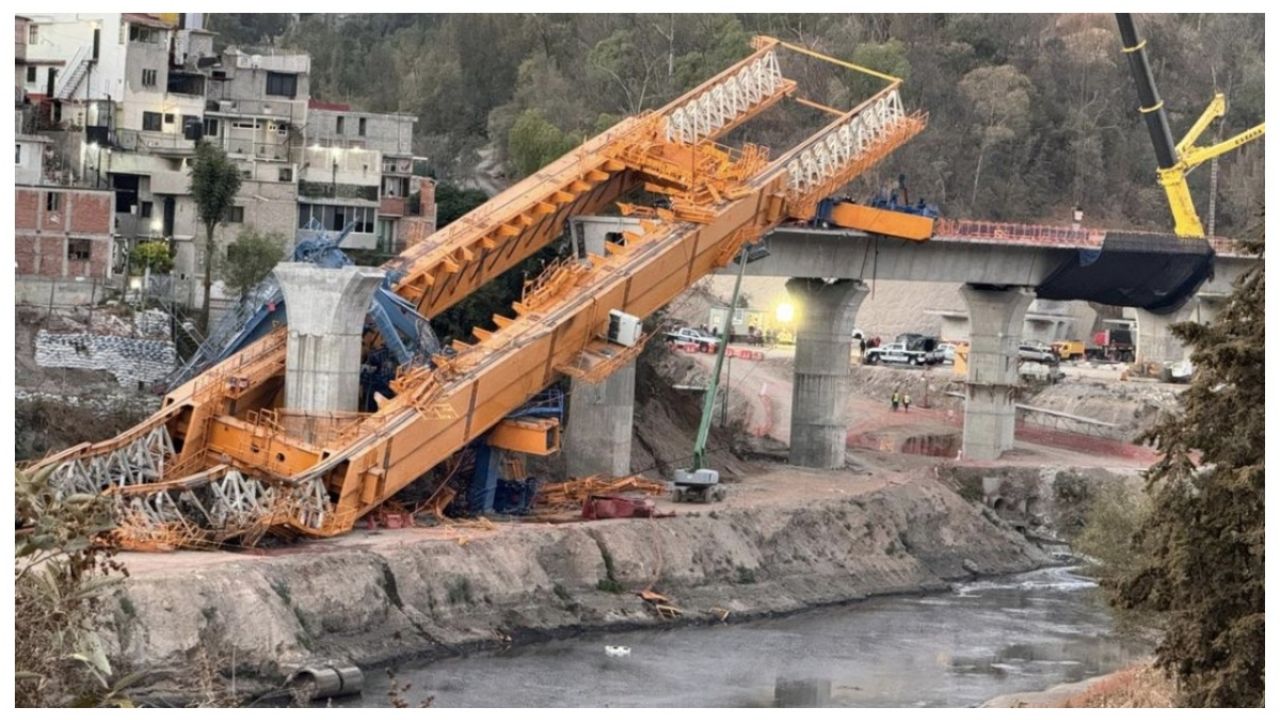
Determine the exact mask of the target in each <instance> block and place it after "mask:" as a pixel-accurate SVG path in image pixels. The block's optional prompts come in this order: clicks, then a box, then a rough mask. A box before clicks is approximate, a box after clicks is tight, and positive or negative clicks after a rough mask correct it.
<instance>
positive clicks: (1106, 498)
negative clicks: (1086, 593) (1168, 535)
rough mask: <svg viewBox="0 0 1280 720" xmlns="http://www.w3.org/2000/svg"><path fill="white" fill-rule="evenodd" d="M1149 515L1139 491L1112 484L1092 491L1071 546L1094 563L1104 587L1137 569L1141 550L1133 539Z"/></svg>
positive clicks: (1119, 483) (1109, 483)
mask: <svg viewBox="0 0 1280 720" xmlns="http://www.w3.org/2000/svg"><path fill="white" fill-rule="evenodd" d="M1150 515H1151V500H1150V498H1148V497H1147V496H1146V494H1145V493H1143V492H1142V490H1141V489H1140V488H1136V487H1132V486H1130V485H1128V484H1126V483H1124V482H1122V481H1116V482H1108V483H1104V484H1101V485H1100V487H1098V489H1097V490H1096V491H1095V494H1094V496H1093V498H1092V499H1091V500H1090V502H1089V506H1088V510H1086V511H1085V519H1084V527H1083V528H1081V530H1080V533H1079V534H1078V535H1077V536H1076V539H1075V543H1074V546H1075V549H1077V550H1079V551H1080V552H1082V553H1084V554H1086V555H1089V556H1090V557H1092V558H1094V559H1096V560H1097V561H1098V563H1099V565H1098V567H1097V573H1098V576H1099V577H1100V578H1101V579H1102V581H1103V583H1104V584H1106V583H1110V582H1112V581H1114V580H1117V579H1119V578H1121V577H1124V576H1125V575H1128V574H1129V573H1131V572H1133V570H1134V569H1135V568H1136V567H1137V566H1138V564H1139V562H1140V558H1141V549H1140V548H1139V547H1138V545H1137V544H1136V543H1135V542H1134V537H1135V534H1136V533H1137V531H1138V528H1140V527H1142V524H1143V523H1145V522H1146V521H1147V518H1148V517H1150Z"/></svg>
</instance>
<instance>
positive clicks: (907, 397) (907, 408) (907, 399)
mask: <svg viewBox="0 0 1280 720" xmlns="http://www.w3.org/2000/svg"><path fill="white" fill-rule="evenodd" d="M902 411H903V412H911V394H910V393H906V394H904V395H903V396H902Z"/></svg>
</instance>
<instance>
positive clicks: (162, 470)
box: [36, 37, 926, 548]
mask: <svg viewBox="0 0 1280 720" xmlns="http://www.w3.org/2000/svg"><path fill="white" fill-rule="evenodd" d="M753 45H754V52H753V53H751V54H750V55H749V56H747V57H746V58H744V59H743V60H741V61H740V62H738V63H736V64H734V65H732V66H731V67H729V68H728V69H726V70H724V71H723V72H721V73H720V74H718V75H716V76H715V77H712V78H711V79H709V80H707V81H706V82H704V83H703V84H701V85H699V86H698V87H696V88H694V89H693V90H691V91H690V92H688V93H686V94H684V95H682V96H680V97H679V98H676V99H675V100H673V101H672V102H671V103H669V104H668V105H666V106H665V107H663V108H661V109H659V110H656V111H653V112H649V113H646V114H643V115H640V116H637V117H631V118H627V119H624V120H623V121H622V122H620V123H619V124H618V125H616V126H614V127H613V128H611V129H609V130H608V131H606V132H605V133H603V134H602V135H599V136H597V137H595V138H593V139H591V140H588V141H587V142H585V143H583V144H582V145H581V146H579V147H577V148H575V149H574V150H572V151H570V152H569V153H568V154H566V155H565V156H564V157H562V158H560V159H558V160H556V161H555V162H553V163H551V164H550V165H548V166H547V167H545V168H543V169H542V170H541V171H539V172H537V173H534V174H533V175H531V176H530V177H528V178H526V179H524V180H522V181H521V182H519V183H517V184H516V185H514V186H512V187H511V188H509V189H507V190H506V191H504V192H502V193H501V194H499V195H497V196H496V197H494V198H492V199H491V200H489V201H488V202H486V203H485V204H484V205H481V206H480V207H479V208H477V209H475V210H473V211H472V212H470V213H468V214H467V215H466V216H464V217H462V218H460V219H459V220H457V221H456V222H454V223H452V224H451V225H450V226H449V227H447V228H445V229H443V230H441V231H440V232H438V233H436V234H434V235H432V236H431V237H429V238H427V239H426V240H424V241H423V242H421V243H419V244H417V245H414V246H412V247H410V248H409V249H407V250H406V251H405V252H404V253H402V254H401V255H400V256H398V257H397V258H394V259H392V260H391V261H390V262H388V263H387V264H385V265H384V266H383V268H384V269H385V270H386V271H387V274H388V275H389V276H390V277H391V290H392V292H393V293H394V294H395V295H396V296H398V297H399V298H400V299H401V300H403V301H404V303H405V304H406V306H407V307H408V308H410V309H412V310H413V311H414V312H416V313H417V314H418V315H419V316H421V317H425V318H431V317H435V316H437V315H438V314H439V313H440V312H442V311H444V310H446V309H448V308H449V307H451V306H452V305H454V304H455V303H457V302H458V301H459V300H461V299H463V298H465V297H467V296H468V295H469V294H471V293H472V292H474V291H475V290H477V289H478V288H480V287H481V286H483V285H484V284H486V283H488V282H489V281H491V280H493V279H494V278H496V277H497V276H498V275H500V274H501V273H502V272H504V271H506V270H508V269H509V268H511V267H513V266H515V265H516V264H517V263H519V262H520V261H521V260H523V259H524V258H526V257H529V256H530V255H531V254H533V253H534V252H536V251H537V250H538V249H539V248H540V247H543V246H545V245H546V244H548V243H549V242H551V241H552V240H554V239H555V238H556V237H558V236H559V235H560V234H561V232H562V229H563V228H564V227H565V224H566V221H567V220H568V219H569V218H570V217H571V216H574V215H580V214H590V213H593V212H597V211H598V210H600V209H601V208H603V207H605V206H606V205H608V204H617V205H618V207H619V208H620V209H621V210H622V211H623V212H624V213H628V214H631V215H633V216H636V217H638V218H639V226H640V228H639V230H638V231H637V232H626V233H623V237H622V238H621V239H620V241H618V242H608V243H606V245H605V253H604V255H594V254H592V255H589V256H588V257H586V258H584V259H578V258H567V259H565V260H563V261H560V262H557V263H554V264H552V265H550V266H548V267H547V269H546V270H545V271H544V272H543V273H542V275H541V276H540V277H539V278H537V279H536V280H535V281H533V282H531V283H529V284H527V285H526V287H525V292H524V295H523V297H522V299H521V300H520V301H519V302H516V303H514V304H513V306H512V308H511V312H510V313H509V314H499V315H495V316H494V317H493V325H494V326H495V327H496V329H495V330H486V329H483V328H475V329H474V330H473V331H472V336H473V338H474V340H475V341H474V342H471V343H467V342H462V341H459V340H455V341H453V343H452V346H451V348H449V352H442V353H438V354H434V355H432V356H431V358H430V361H429V362H427V363H412V362H411V363H405V364H403V365H401V366H400V367H399V370H398V373H397V375H396V377H395V378H394V379H392V380H391V381H390V383H389V386H390V390H391V391H392V395H393V396H391V397H389V398H383V397H381V396H380V397H379V404H378V406H377V408H376V410H374V411H372V412H367V413H352V414H349V416H336V415H335V416H332V417H325V418H319V417H316V416H302V417H299V416H298V414H297V413H296V411H290V410H289V409H287V407H286V406H285V399H286V398H285V397H284V368H285V346H286V342H287V337H286V330H287V328H285V327H277V328H275V329H274V330H272V331H271V332H268V333H267V334H265V335H264V336H263V337H261V338H259V339H257V340H255V341H254V342H252V343H251V344H249V345H248V346H246V347H245V348H244V349H243V350H240V351H238V352H236V353H235V354H234V355H231V356H230V357H227V358H226V359H224V360H221V361H220V362H218V363H217V364H214V365H212V366H211V367H208V368H206V369H204V370H203V371H201V372H200V373H199V374H198V375H196V376H195V377H193V378H192V379H191V380H189V381H188V382H186V383H185V384H183V385H181V386H180V387H178V388H176V389H174V390H172V391H171V392H170V393H169V394H168V395H167V396H166V397H165V399H164V402H163V404H162V406H161V409H160V410H159V411H158V412H157V413H156V414H154V415H153V416H151V417H150V418H148V419H147V420H145V421H143V422H142V423H140V424H138V425H137V426H135V427H134V428H131V429H130V430H128V431H126V432H124V433H122V434H121V435H119V436H117V437H115V438H112V439H109V440H105V441H103V442H99V443H92V444H82V445H78V446H75V447H72V448H68V449H67V450H65V451H63V452H61V453H58V454H57V455H54V456H52V457H49V458H46V459H44V460H42V461H40V462H39V463H37V464H36V471H41V470H47V471H48V472H49V477H50V481H51V482H52V483H53V485H54V488H55V489H56V490H57V491H58V492H62V493H102V494H106V495H109V496H110V497H111V498H112V499H113V500H114V507H115V508H116V517H117V527H116V530H115V538H116V541H117V542H119V543H120V544H121V545H124V546H126V547H129V546H135V547H136V546H140V547H150V548H156V547H177V546H191V547H200V546H208V545H209V544H216V543H225V542H240V543H251V542H253V541H254V540H255V539H256V538H258V537H260V536H261V535H262V534H263V533H267V532H270V533H273V534H277V535H284V536H297V535H303V536H310V537H327V536H333V535H337V534H340V533H344V532H346V531H348V530H350V529H351V528H352V527H353V526H354V524H355V522H356V521H357V519H359V518H360V517H362V516H363V515H365V514H366V513H369V512H370V511H372V510H374V509H375V508H377V507H378V506H379V505H380V504H381V503H383V502H385V501H386V500H388V499H389V498H391V497H392V496H393V495H395V494H396V493H397V492H399V491H400V490H402V489H403V488H405V487H406V486H408V485H410V484H411V483H413V482H414V481H416V480H418V479H419V478H422V477H424V476H425V475H427V474H428V473H430V472H431V471H432V470H433V469H434V468H436V467H437V466H441V465H442V463H445V462H446V461H447V460H449V459H450V458H451V457H453V456H454V454H455V453H457V452H458V451H460V450H461V449H463V448H465V447H467V446H468V445H469V444H470V443H472V442H473V441H475V440H476V439H477V438H481V437H486V436H488V437H490V438H493V437H494V436H495V435H497V436H498V437H500V438H502V439H503V443H504V446H505V447H511V448H515V449H518V450H519V451H521V452H537V451H538V449H539V448H543V447H544V446H549V445H550V444H551V443H552V442H554V439H555V437H556V436H558V433H557V432H555V431H554V428H552V427H551V425H550V424H551V423H554V419H553V418H552V419H542V418H535V419H533V420H529V419H510V418H509V416H510V415H511V413H512V412H513V411H515V410H516V409H517V408H520V407H522V406H524V405H525V404H526V403H527V402H528V401H529V400H530V399H531V398H533V397H534V396H535V395H537V394H538V393H540V392H542V391H543V390H544V389H545V388H547V387H549V386H550V385H552V384H553V383H555V382H557V381H558V380H560V379H561V378H564V377H573V378H582V379H584V380H587V381H591V382H597V381H600V380H603V379H604V378H605V377H607V376H608V375H609V374H610V373H612V372H613V371H615V370H616V369H618V368H620V367H622V366H624V365H626V364H627V363H629V362H630V361H631V360H632V359H634V357H635V356H636V355H637V354H638V353H639V352H640V350H641V349H642V348H643V342H636V343H635V344H634V345H632V346H630V347H624V346H621V345H619V344H617V343H614V342H611V341H610V338H609V335H608V331H609V324H610V318H611V315H612V314H616V313H625V314H628V315H632V316H635V317H638V318H644V317H648V316H649V315H650V314H651V313H653V312H654V311H655V310H658V309H659V308H661V307H662V306H664V305H666V304H667V303H669V302H671V301H672V300H673V299H675V298H676V297H677V296H678V295H679V294H680V293H682V292H683V291H684V290H686V289H687V288H688V287H690V286H691V285H692V284H693V283H695V282H696V281H698V280H699V279H700V278H702V277H703V276H705V275H706V274H708V273H710V272H712V271H713V270H714V269H715V268H717V267H720V266H724V265H727V264H728V263H729V262H730V261H731V260H732V259H733V258H735V257H736V256H737V255H738V254H739V253H740V252H741V250H742V248H743V247H744V246H745V245H746V244H748V243H750V242H753V241H755V240H756V239H757V238H759V237H761V236H762V235H763V234H764V233H766V232H768V231H769V230H770V229H772V228H773V227H775V226H777V225H778V224H780V223H782V222H783V221H784V220H787V219H788V218H810V217H812V216H813V213H814V210H815V208H816V206H817V203H818V201H819V200H820V199H822V198H825V197H828V196H829V195H831V194H832V193H833V192H835V191H836V190H838V189H839V188H841V187H844V186H845V185H847V184H848V183H849V182H850V181H851V180H852V179H853V178H854V177H856V176H858V175H859V174H861V173H863V172H864V171H866V170H867V169H868V168H870V167H872V166H874V165H875V164H876V163H878V162H880V161H881V160H883V159H884V158H885V157H887V156H888V155H889V153H891V152H892V151H893V150H895V149H896V148H898V147H900V146H901V145H902V144H904V143H905V142H907V141H908V140H909V139H911V138H912V137H914V136H915V135H917V134H918V133H919V132H921V130H923V129H924V126H925V123H926V117H925V115H924V114H923V113H920V112H916V113H910V112H907V111H906V110H905V109H904V107H903V104H902V98H901V95H900V92H899V91H900V86H901V81H900V80H899V79H897V78H892V77H889V76H885V75H883V74H880V73H875V72H874V71H866V72H869V73H870V74H872V75H873V76H875V77H879V78H881V79H882V80H885V86H884V87H883V88H882V89H880V90H879V91H877V92H875V93H874V94H872V95H871V96H870V97H867V98H865V99H864V100H863V101H862V102H860V103H858V104H857V105H855V106H853V107H851V108H849V109H847V110H832V112H834V113H835V115H836V116H835V117H834V118H833V119H832V120H830V122H829V123H828V124H826V125H825V126H823V127H822V128H821V129H819V130H818V131H817V132H815V133H814V134H812V135H811V136H809V137H808V138H806V139H805V140H803V141H802V142H800V143H799V144H798V145H796V146H795V147H793V148H790V149H789V150H787V151H786V152H784V153H782V154H781V155H780V156H778V157H776V158H773V159H771V158H770V157H769V152H768V151H767V150H766V149H765V148H762V147H759V146H756V145H751V144H743V145H741V146H740V147H736V148H731V147H726V146H724V145H722V144H720V143H719V142H718V141H719V140H722V139H723V138H724V137H725V136H726V134H728V133H729V132H730V131H731V130H733V129H734V128H736V127H738V126H740V125H742V124H743V123H745V122H747V121H749V120H751V119H752V118H754V117H756V116H758V115H759V114H760V113H762V112H763V111H765V110H767V109H768V108H770V107H772V106H774V105H775V104H777V103H779V102H781V101H783V100H784V99H787V98H791V99H794V100H796V101H804V102H811V101H805V99H804V98H799V97H795V96H796V95H797V94H798V90H797V83H796V82H795V81H794V80H791V79H788V78H787V77H785V76H784V74H783V71H782V67H783V63H782V62H780V60H783V61H785V62H791V61H792V60H793V59H795V54H796V53H799V54H801V55H804V56H806V57H809V58H816V59H818V60H823V61H829V62H835V63H837V64H838V65H841V66H844V67H847V68H852V69H854V70H864V71H865V70H866V69H865V68H858V67H857V66H852V65H849V64H847V63H843V62H841V61H837V60H834V59H833V58H827V57H826V56H823V55H820V54H817V53H813V52H812V51H810V50H807V49H805V48H799V47H797V46H794V45H789V44H787V43H784V42H781V41H779V40H777V39H774V38H768V37H758V38H756V39H755V40H754V42H753ZM787 53H790V54H789V55H788V54H787ZM784 55H785V57H783V56H784ZM795 61H796V62H800V60H795ZM806 62H807V61H806ZM641 190H643V191H647V192H649V193H651V194H657V195H661V196H665V198H666V202H662V203H657V202H655V203H654V204H653V206H640V205H632V204H624V203H622V202H621V201H622V200H623V199H625V198H627V197H628V196H629V194H630V193H634V192H636V191H641ZM286 313H287V308H286ZM321 420H323V421H324V423H325V425H324V427H323V428H321V422H320V421H321ZM303 423H305V424H307V427H309V428H311V429H310V430H308V431H307V432H306V433H303V432H299V430H298V428H299V426H300V424H303ZM490 442H491V443H492V442H493V441H492V440H491V441H490ZM544 449H545V448H544Z"/></svg>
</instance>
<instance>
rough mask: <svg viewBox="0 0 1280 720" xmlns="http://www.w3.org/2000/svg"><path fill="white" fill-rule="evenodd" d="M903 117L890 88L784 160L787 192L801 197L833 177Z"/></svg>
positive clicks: (898, 95) (898, 96)
mask: <svg viewBox="0 0 1280 720" xmlns="http://www.w3.org/2000/svg"><path fill="white" fill-rule="evenodd" d="M906 117H907V115H906V113H905V111H904V110H903V107H902V96H901V93H899V91H898V88H897V87H893V88H891V89H889V90H888V92H885V93H884V94H883V95H882V96H881V97H878V98H876V99H875V100H874V101H872V102H871V103H870V104H869V105H867V106H866V107H864V108H862V110H861V111H860V112H858V113H857V114H855V115H853V116H852V117H850V118H849V119H848V120H846V121H845V122H844V123H842V124H840V125H838V126H836V127H834V128H830V129H828V130H827V131H826V132H825V133H823V134H822V135H821V136H820V137H818V138H816V139H815V140H814V142H811V143H810V144H809V145H808V147H806V148H805V149H804V150H803V151H802V152H801V153H800V154H799V155H798V156H797V157H795V158H794V159H792V160H791V161H790V162H789V163H787V173H788V176H789V177H788V184H787V190H788V193H789V194H790V195H791V196H793V197H801V196H804V195H806V194H808V193H809V192H810V191H812V190H814V189H815V188H817V187H819V186H821V185H822V184H823V183H824V182H826V181H828V180H831V179H833V178H835V177H836V176H837V175H838V174H839V173H840V172H841V171H842V170H843V169H844V168H846V167H848V166H849V164H850V163H852V162H854V161H856V160H858V159H859V157H860V156H861V155H863V154H864V153H866V152H868V151H869V150H871V149H873V148H874V147H875V146H876V145H877V144H878V143H880V142H881V141H882V140H884V139H885V138H886V137H887V136H888V135H889V133H890V132H891V131H892V130H894V129H895V128H896V127H897V126H898V125H899V124H900V123H901V122H903V120H905V119H906Z"/></svg>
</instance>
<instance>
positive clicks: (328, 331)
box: [275, 263, 384, 413]
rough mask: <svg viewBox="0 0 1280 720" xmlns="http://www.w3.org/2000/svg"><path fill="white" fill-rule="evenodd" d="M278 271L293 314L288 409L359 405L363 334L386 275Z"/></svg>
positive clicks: (297, 268) (308, 268) (288, 267)
mask: <svg viewBox="0 0 1280 720" xmlns="http://www.w3.org/2000/svg"><path fill="white" fill-rule="evenodd" d="M275 275H276V280H277V281H279V283H280V289H281V290H282V291H283V292H284V303H285V313H286V314H287V316H288V318H289V344H288V351H287V354H286V358H285V385H284V388H285V389H284V397H285V407H287V408H289V409H290V410H300V411H304V412H310V413H326V412H354V411H355V410H357V409H359V402H360V336H361V334H362V333H363V331H364V319H365V315H366V314H368V312H369V302H370V301H371V300H372V299H373V292H374V290H376V289H377V288H378V285H379V283H381V282H382V277H383V275H384V273H383V272H382V271H381V270H374V269H372V268H364V267H355V266H352V265H348V266H346V267H343V268H338V269H331V268H322V267H317V266H315V265H312V264H310V263H280V264H279V265H277V266H276V269H275Z"/></svg>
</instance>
